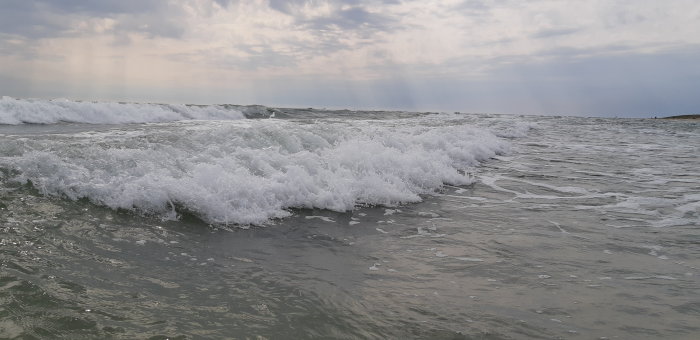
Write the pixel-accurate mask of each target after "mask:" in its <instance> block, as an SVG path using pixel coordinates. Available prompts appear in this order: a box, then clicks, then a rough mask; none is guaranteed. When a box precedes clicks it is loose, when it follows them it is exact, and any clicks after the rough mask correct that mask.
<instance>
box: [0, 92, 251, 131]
mask: <svg viewBox="0 0 700 340" xmlns="http://www.w3.org/2000/svg"><path fill="white" fill-rule="evenodd" d="M243 118H245V116H244V115H243V113H241V112H240V111H238V110H235V109H233V108H224V107H223V106H218V105H207V106H197V105H175V104H136V103H116V102H77V101H70V100H65V99H54V100H38V99H15V98H12V97H2V98H0V124H8V125H17V124H24V123H32V124H54V123H59V122H70V123H88V124H127V123H153V122H171V121H179V120H193V119H197V120H229V119H243Z"/></svg>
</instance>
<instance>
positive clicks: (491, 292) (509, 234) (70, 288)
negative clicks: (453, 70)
mask: <svg viewBox="0 0 700 340" xmlns="http://www.w3.org/2000/svg"><path fill="white" fill-rule="evenodd" d="M698 155H700V122H698V121H680V120H679V121H675V120H661V119H658V120H657V119H603V118H575V117H538V116H515V115H485V114H465V113H410V112H379V111H371V112H363V111H350V110H335V111H332V110H314V109H279V108H268V107H262V106H236V105H212V106H186V105H165V104H129V103H90V102H74V101H68V100H54V101H46V100H21V99H14V98H9V97H3V98H2V99H0V338H8V339H14V338H17V339H37V338H38V339H52V338H67V339H97V338H99V339H107V338H114V339H135V338H139V339H148V338H150V339H166V338H170V339H222V338H232V339H305V338H319V339H328V338H333V339H404V338H407V339H557V338H560V339H640V338H648V339H658V338H668V339H697V338H698V336H700V323H699V322H698V320H700V294H698V292H699V291H700V279H699V278H700V277H699V275H700V271H699V270H698V268H699V267H700V227H699V226H700V175H699V174H698V169H700V157H698Z"/></svg>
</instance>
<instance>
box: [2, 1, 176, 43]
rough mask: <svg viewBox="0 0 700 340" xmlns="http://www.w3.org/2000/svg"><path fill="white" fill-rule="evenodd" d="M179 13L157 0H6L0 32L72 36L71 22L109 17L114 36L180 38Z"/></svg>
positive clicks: (47, 36)
mask: <svg viewBox="0 0 700 340" xmlns="http://www.w3.org/2000/svg"><path fill="white" fill-rule="evenodd" d="M179 14H180V11H179V10H178V8H176V7H169V6H168V5H167V3H166V2H163V1H159V0H121V1H91V0H62V1H50V0H5V1H3V2H2V3H0V33H3V34H6V35H14V36H19V37H22V38H26V39H41V38H52V37H59V36H65V35H70V34H74V32H72V29H73V26H72V25H73V23H74V20H78V19H86V18H88V19H104V18H111V19H115V20H116V21H117V25H116V26H115V28H114V33H117V34H119V33H124V32H141V33H144V34H147V35H149V36H165V37H179V36H181V35H182V33H183V32H184V31H183V29H182V27H181V25H179V24H178V22H177V19H178V15H179Z"/></svg>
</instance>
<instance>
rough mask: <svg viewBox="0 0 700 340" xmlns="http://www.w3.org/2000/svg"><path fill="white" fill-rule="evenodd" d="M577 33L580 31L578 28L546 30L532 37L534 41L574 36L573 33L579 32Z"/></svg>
mask: <svg viewBox="0 0 700 340" xmlns="http://www.w3.org/2000/svg"><path fill="white" fill-rule="evenodd" d="M579 31H581V29H579V28H555V29H546V30H541V31H539V32H537V33H535V34H533V35H532V37H533V38H535V39H542V38H551V37H559V36H564V35H569V34H574V33H576V32H579Z"/></svg>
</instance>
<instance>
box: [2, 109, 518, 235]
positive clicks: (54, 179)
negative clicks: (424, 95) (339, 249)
mask: <svg viewBox="0 0 700 340" xmlns="http://www.w3.org/2000/svg"><path fill="white" fill-rule="evenodd" d="M124 130H125V128H124V127H120V128H119V129H114V130H111V131H107V132H101V133H94V134H85V133H82V134H72V135H67V134H63V135H51V136H37V138H20V139H15V140H13V141H12V143H3V145H0V155H6V156H4V157H0V167H5V168H9V169H12V170H14V173H17V174H18V177H17V179H18V180H20V181H28V180H29V181H31V182H32V183H33V185H34V186H35V187H36V188H38V189H39V190H40V191H41V192H43V193H45V194H49V195H58V196H63V197H67V198H70V199H79V198H83V197H85V198H88V199H90V200H91V201H92V202H95V203H97V204H101V205H105V206H108V207H111V208H114V209H135V210H138V211H142V212H147V213H155V214H160V215H168V214H170V213H172V211H173V209H174V208H177V210H178V211H179V212H182V211H183V210H186V211H189V212H192V213H194V214H196V215H198V216H199V217H201V218H202V219H203V220H205V221H207V222H209V223H238V224H262V223H265V222H266V221H268V220H269V219H274V218H282V217H286V216H289V215H290V212H289V211H288V209H289V208H321V209H329V210H334V211H347V210H351V209H353V208H354V207H355V206H356V205H358V204H359V205H364V204H370V205H374V204H378V205H385V206H390V207H391V206H395V205H397V204H400V203H405V202H417V201H420V200H421V197H420V195H421V194H430V193H432V192H434V190H435V189H437V188H439V187H440V186H441V185H443V183H446V184H453V185H465V184H469V183H471V182H472V178H471V177H470V175H469V174H468V173H465V172H464V171H465V170H467V171H468V170H469V169H470V167H473V166H476V165H478V164H479V162H480V161H483V160H485V159H487V158H489V157H493V156H494V155H496V154H498V153H503V152H506V151H507V149H508V143H507V142H505V141H503V140H501V139H499V138H498V137H496V136H494V135H493V134H492V133H491V132H489V131H488V130H486V129H479V128H474V127H470V126H467V125H463V124H459V122H456V121H453V120H450V118H445V119H442V120H441V118H439V117H431V118H411V119H400V120H395V121H394V120H388V121H333V120H325V121H320V122H315V123H313V124H309V123H299V122H294V121H286V120H241V121H214V122H205V121H196V122H179V123H167V124H155V125H146V126H142V125H139V126H134V127H131V128H128V131H129V132H128V133H126V132H125V131H124ZM134 131H136V132H134Z"/></svg>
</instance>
